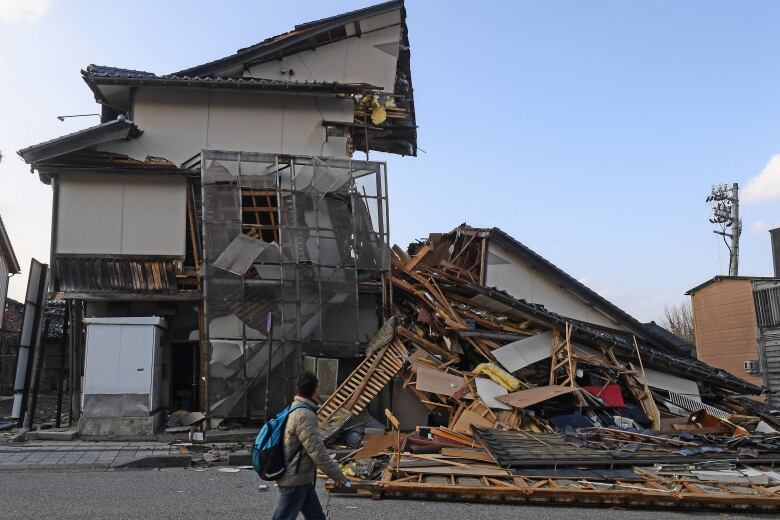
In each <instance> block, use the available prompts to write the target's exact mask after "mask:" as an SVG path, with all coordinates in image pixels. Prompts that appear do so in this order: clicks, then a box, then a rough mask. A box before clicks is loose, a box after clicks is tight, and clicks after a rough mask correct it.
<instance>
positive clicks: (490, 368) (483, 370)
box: [473, 363, 521, 392]
mask: <svg viewBox="0 0 780 520" xmlns="http://www.w3.org/2000/svg"><path fill="white" fill-rule="evenodd" d="M473 372H474V373H475V374H480V375H485V376H488V377H489V378H490V379H492V380H493V381H495V382H496V383H498V384H499V385H501V386H503V387H504V388H506V389H507V390H509V391H510V392H514V391H515V390H517V389H518V388H520V385H521V383H520V380H519V379H517V378H516V377H515V376H513V375H512V374H510V373H509V372H507V371H506V370H504V369H503V368H501V367H498V366H496V365H495V363H480V364H479V365H477V367H476V368H475V369H474V370H473Z"/></svg>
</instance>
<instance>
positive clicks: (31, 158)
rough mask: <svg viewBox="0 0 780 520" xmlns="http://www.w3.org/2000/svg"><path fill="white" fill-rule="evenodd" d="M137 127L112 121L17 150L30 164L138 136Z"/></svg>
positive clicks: (129, 122) (127, 122)
mask: <svg viewBox="0 0 780 520" xmlns="http://www.w3.org/2000/svg"><path fill="white" fill-rule="evenodd" d="M139 134H140V132H139V130H138V127H137V126H136V125H135V124H134V123H133V122H132V121H128V120H126V119H114V120H112V121H108V122H106V123H101V124H99V125H95V126H91V127H89V128H84V129H82V130H79V131H77V132H72V133H70V134H65V135H61V136H59V137H55V138H54V139H50V140H48V141H44V142H42V143H38V144H34V145H32V146H28V147H27V148H23V149H22V150H19V151H18V152H16V153H18V154H19V155H20V156H21V157H22V159H24V162H26V163H27V164H32V163H35V162H38V161H43V160H46V159H50V158H52V157H57V156H60V155H63V154H66V153H70V152H74V151H76V150H81V149H83V148H87V147H89V146H94V145H96V144H100V143H102V142H107V141H114V140H118V139H126V138H130V137H135V136H137V135H139Z"/></svg>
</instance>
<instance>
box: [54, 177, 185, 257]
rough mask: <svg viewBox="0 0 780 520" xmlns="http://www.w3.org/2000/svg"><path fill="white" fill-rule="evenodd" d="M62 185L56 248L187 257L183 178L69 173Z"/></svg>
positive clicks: (62, 179)
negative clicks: (185, 255)
mask: <svg viewBox="0 0 780 520" xmlns="http://www.w3.org/2000/svg"><path fill="white" fill-rule="evenodd" d="M58 187H59V211H58V215H57V243H56V251H57V253H65V254H90V253H91V254H107V255H170V256H184V254H185V244H186V242H185V238H186V236H185V235H186V224H185V217H186V205H187V185H186V180H185V179H184V178H183V177H179V176H170V177H166V176H162V175H122V174H113V175H112V174H105V173H103V174H67V175H63V176H62V177H61V178H60V180H59V181H58Z"/></svg>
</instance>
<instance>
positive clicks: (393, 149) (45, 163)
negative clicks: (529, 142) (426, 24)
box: [19, 1, 417, 437]
mask: <svg viewBox="0 0 780 520" xmlns="http://www.w3.org/2000/svg"><path fill="white" fill-rule="evenodd" d="M82 76H83V79H84V81H85V83H86V84H87V86H88V87H89V88H90V89H91V91H92V92H93V93H94V95H95V100H96V101H97V102H98V103H99V104H100V105H101V111H102V115H101V122H100V124H99V125H97V126H93V127H90V128H86V129H84V130H81V131H78V132H75V133H72V134H68V135H64V136H61V137H57V138H55V139H52V140H50V141H47V142H44V143H40V144H37V145H33V146H30V147H28V148H25V149H23V150H20V151H19V154H20V155H21V156H22V158H23V159H24V160H25V161H26V162H27V163H28V164H29V165H30V166H31V169H32V170H34V171H37V172H38V175H39V176H40V179H41V181H42V182H44V183H46V184H50V185H51V186H52V190H53V210H52V236H51V260H50V261H51V270H52V276H51V285H50V292H51V293H53V295H54V296H56V297H58V298H62V299H64V300H66V302H67V308H68V313H69V318H70V319H69V321H70V322H71V323H74V324H82V323H83V324H84V327H80V326H76V327H73V328H72V333H71V340H70V348H71V350H72V351H74V352H76V355H73V356H70V358H71V359H72V360H74V361H72V364H73V365H75V366H71V367H69V368H70V372H71V373H74V374H83V384H82V385H81V388H79V385H75V387H74V388H72V389H71V392H72V395H71V396H70V397H71V399H70V402H71V403H72V407H73V408H74V409H73V410H72V414H73V416H74V417H77V418H78V417H80V419H79V431H80V434H81V435H82V436H84V437H87V436H106V435H109V436H122V435H135V436H138V435H151V434H154V433H155V431H156V430H157V428H158V426H159V424H160V420H161V411H162V410H164V409H168V410H171V409H173V410H176V409H187V410H196V411H201V412H203V413H204V414H205V416H206V418H207V421H208V423H209V426H210V427H216V426H218V425H219V424H220V423H222V422H223V421H224V420H225V419H229V418H238V419H244V420H246V419H262V418H264V417H266V416H267V415H268V414H271V413H275V412H276V411H278V410H279V409H280V407H281V406H283V404H284V403H285V402H286V401H287V400H288V399H289V398H290V397H291V395H292V393H293V389H294V380H295V377H296V376H297V374H298V372H299V371H300V370H301V367H302V364H303V363H306V364H307V366H313V368H315V369H316V370H317V371H318V373H319V374H320V376H321V378H322V379H323V382H324V383H326V384H325V385H324V386H326V387H327V386H328V384H329V385H330V387H331V389H334V388H335V386H336V380H337V378H338V376H339V373H348V372H349V371H350V370H351V368H352V367H354V366H355V365H356V364H357V362H358V358H359V357H360V356H361V355H362V353H363V350H364V349H365V347H366V344H367V342H368V341H369V340H370V338H371V337H372V336H373V335H374V333H375V332H376V331H377V329H378V328H379V325H381V323H382V322H383V321H384V319H385V318H386V317H387V315H388V312H389V295H388V292H387V287H388V284H387V282H386V280H387V276H388V274H389V245H388V241H389V213H388V205H387V183H388V174H387V170H386V167H385V164H384V163H382V162H375V161H368V160H365V161H360V160H354V159H352V155H353V153H354V152H355V151H360V152H364V153H365V155H366V158H367V159H368V157H369V153H370V152H371V151H379V152H386V153H392V154H399V155H408V156H415V155H416V152H417V144H416V122H415V111H414V98H413V88H412V78H411V68H410V49H409V38H408V34H407V26H406V11H405V9H404V4H403V2H402V1H391V2H386V3H383V4H379V5H376V6H372V7H369V8H365V9H361V10H358V11H353V12H350V13H346V14H343V15H339V16H334V17H330V18H326V19H322V20H317V21H313V22H308V23H304V24H301V25H298V26H296V27H295V28H294V29H293V30H292V31H290V32H288V33H284V34H281V35H278V36H274V37H271V38H268V39H266V40H264V41H262V42H260V43H257V44H255V45H251V46H249V47H246V48H243V49H240V50H238V51H237V52H236V53H235V54H232V55H230V56H227V57H224V58H220V59H217V60H214V61H210V62H208V63H205V64H202V65H198V66H195V67H190V68H187V69H184V70H181V71H178V72H175V73H173V74H167V75H157V74H154V73H151V72H146V71H140V70H130V69H123V68H117V67H108V66H98V65H90V66H88V67H86V68H85V69H84V70H83V71H82ZM328 382H330V383H328Z"/></svg>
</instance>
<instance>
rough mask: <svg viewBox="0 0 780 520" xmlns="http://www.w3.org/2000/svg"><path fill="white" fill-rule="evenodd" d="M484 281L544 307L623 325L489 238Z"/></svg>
mask: <svg viewBox="0 0 780 520" xmlns="http://www.w3.org/2000/svg"><path fill="white" fill-rule="evenodd" d="M487 253H488V258H487V271H486V273H485V284H486V285H487V286H488V287H497V288H499V289H502V290H504V291H506V292H508V293H509V294H511V295H512V296H514V297H515V298H519V299H524V300H527V301H529V302H531V303H540V304H542V305H544V306H545V307H546V308H547V309H549V310H551V311H553V312H556V313H558V314H562V315H563V316H567V317H569V318H575V319H578V320H583V321H587V322H590V323H595V324H597V325H603V326H605V327H612V328H618V329H620V328H623V327H620V326H618V325H617V324H616V323H615V322H613V321H612V320H611V319H609V318H608V317H607V316H605V315H604V314H602V313H601V312H599V311H598V310H596V309H594V308H593V307H591V306H590V305H588V304H587V303H585V302H584V301H583V300H582V299H580V298H579V297H577V296H575V295H574V294H572V293H571V292H569V291H567V290H566V289H564V288H562V287H561V286H560V285H558V284H557V283H556V282H554V281H552V280H550V279H549V278H548V277H546V276H545V275H544V274H543V273H540V272H539V271H536V270H535V269H533V268H532V267H531V266H530V265H528V264H527V263H525V262H524V261H523V260H522V259H521V258H519V257H518V256H517V255H515V254H514V253H512V252H511V251H509V250H508V249H506V248H504V247H501V246H500V245H498V244H496V243H494V242H492V241H489V242H488V251H487Z"/></svg>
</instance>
